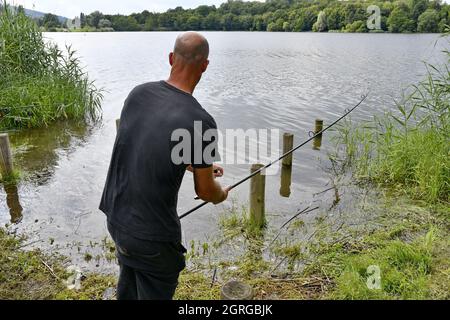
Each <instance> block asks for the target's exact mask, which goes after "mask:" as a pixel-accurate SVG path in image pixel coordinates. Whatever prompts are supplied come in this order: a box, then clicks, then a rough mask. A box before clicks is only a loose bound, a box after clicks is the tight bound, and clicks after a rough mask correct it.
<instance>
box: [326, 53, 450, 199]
mask: <svg viewBox="0 0 450 320" xmlns="http://www.w3.org/2000/svg"><path fill="white" fill-rule="evenodd" d="M444 52H445V54H446V55H447V57H448V61H447V63H446V64H445V65H443V66H441V67H436V66H433V65H430V64H427V70H428V71H427V76H426V78H425V79H424V80H423V81H422V82H421V83H419V84H418V85H415V86H413V87H412V88H411V93H410V94H408V95H407V96H406V97H405V98H404V99H403V101H402V102H399V103H396V106H397V108H396V110H394V111H390V112H387V113H386V114H384V115H382V116H376V117H374V118H373V119H372V120H370V121H367V122H365V123H363V124H362V125H357V126H356V125H354V124H352V122H351V121H350V122H346V123H343V124H342V125H341V127H340V128H339V130H338V134H337V138H336V139H337V144H338V146H339V147H343V148H338V149H340V150H339V151H338V153H337V154H340V156H336V157H333V159H334V161H340V163H341V164H342V165H343V166H345V167H351V168H352V169H353V174H354V177H355V178H356V179H357V181H359V182H372V183H376V184H379V185H381V186H385V187H390V188H391V189H393V190H396V191H399V192H406V193H407V194H408V195H409V196H411V197H413V198H415V199H420V200H425V201H427V202H428V203H429V204H436V203H438V202H444V203H447V205H448V203H449V202H450V156H449V155H450V142H449V141H450V70H449V62H450V53H449V52H448V51H444ZM342 151H343V152H342Z"/></svg>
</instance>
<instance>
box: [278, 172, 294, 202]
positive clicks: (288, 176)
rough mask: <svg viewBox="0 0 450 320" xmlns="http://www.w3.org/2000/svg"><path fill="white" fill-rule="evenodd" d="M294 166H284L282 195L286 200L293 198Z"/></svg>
mask: <svg viewBox="0 0 450 320" xmlns="http://www.w3.org/2000/svg"><path fill="white" fill-rule="evenodd" d="M291 184H292V166H286V165H282V168H281V188H280V195H281V196H282V197H285V198H289V197H290V196H291Z"/></svg>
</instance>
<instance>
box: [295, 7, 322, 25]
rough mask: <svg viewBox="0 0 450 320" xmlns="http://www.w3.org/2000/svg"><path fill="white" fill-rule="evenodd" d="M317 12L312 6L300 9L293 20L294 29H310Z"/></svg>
mask: <svg viewBox="0 0 450 320" xmlns="http://www.w3.org/2000/svg"><path fill="white" fill-rule="evenodd" d="M317 15H318V12H317V11H316V10H315V9H313V8H306V9H302V10H300V12H299V14H298V18H297V20H296V21H295V25H294V31H311V30H312V27H313V25H314V23H315V21H316V20H317Z"/></svg>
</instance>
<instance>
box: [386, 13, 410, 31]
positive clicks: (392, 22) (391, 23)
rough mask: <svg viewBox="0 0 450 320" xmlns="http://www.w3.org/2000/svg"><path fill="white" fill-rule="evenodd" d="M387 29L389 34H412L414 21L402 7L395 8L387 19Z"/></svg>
mask: <svg viewBox="0 0 450 320" xmlns="http://www.w3.org/2000/svg"><path fill="white" fill-rule="evenodd" d="M387 23H388V27H389V31H390V32H394V33H397V32H412V31H414V20H412V19H411V18H410V17H409V15H408V12H406V10H405V8H403V7H396V8H395V9H394V10H393V11H392V12H391V15H390V16H389V18H388V21H387Z"/></svg>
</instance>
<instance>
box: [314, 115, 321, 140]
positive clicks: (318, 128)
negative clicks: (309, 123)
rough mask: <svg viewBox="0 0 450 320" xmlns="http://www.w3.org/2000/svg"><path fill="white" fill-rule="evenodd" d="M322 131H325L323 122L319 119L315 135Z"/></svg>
mask: <svg viewBox="0 0 450 320" xmlns="http://www.w3.org/2000/svg"><path fill="white" fill-rule="evenodd" d="M322 130H323V120H320V119H317V120H316V129H315V130H314V134H318V133H319V132H320V131H322ZM319 137H322V134H320V135H319Z"/></svg>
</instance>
